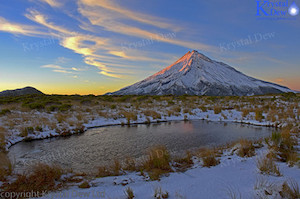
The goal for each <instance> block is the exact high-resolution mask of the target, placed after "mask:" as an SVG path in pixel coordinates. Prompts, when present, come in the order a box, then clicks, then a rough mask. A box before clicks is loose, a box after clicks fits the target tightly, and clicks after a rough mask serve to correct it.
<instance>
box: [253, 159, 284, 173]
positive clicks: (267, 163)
mask: <svg viewBox="0 0 300 199" xmlns="http://www.w3.org/2000/svg"><path fill="white" fill-rule="evenodd" d="M257 168H258V169H259V170H260V172H261V173H262V174H267V175H275V176H281V173H280V171H279V168H278V166H277V165H276V164H275V162H274V160H273V158H271V157H268V156H265V157H261V158H258V159H257Z"/></svg>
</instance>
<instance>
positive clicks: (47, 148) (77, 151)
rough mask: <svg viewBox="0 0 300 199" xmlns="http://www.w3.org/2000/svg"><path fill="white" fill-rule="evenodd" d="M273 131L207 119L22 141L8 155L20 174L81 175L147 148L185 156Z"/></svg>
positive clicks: (90, 130)
mask: <svg viewBox="0 0 300 199" xmlns="http://www.w3.org/2000/svg"><path fill="white" fill-rule="evenodd" d="M272 131H273V128H268V127H259V126H252V125H245V124H238V123H224V122H207V121H204V120H193V121H188V122H184V121H174V122H166V123H158V124H151V125H144V124H140V125H131V126H130V127H128V126H123V127H122V126H110V127H101V128H93V129H89V130H88V131H86V132H85V133H83V134H81V135H73V136H70V137H65V138H63V137H59V138H51V139H45V140H36V141H32V142H21V143H18V144H16V145H14V146H12V147H11V148H10V149H9V154H8V155H9V157H10V159H11V160H12V161H13V162H14V164H15V167H16V168H15V169H16V170H17V171H23V170H24V169H25V168H28V166H29V165H31V164H36V163H37V162H44V163H48V164H57V165H60V166H61V167H63V168H66V169H70V168H72V169H73V170H74V171H78V172H80V171H82V172H92V171H95V170H96V169H97V167H98V166H100V165H105V164H109V163H111V162H112V161H113V160H115V159H119V160H121V161H122V160H124V159H125V158H126V157H127V156H130V157H133V158H141V157H143V156H145V155H146V152H147V149H149V148H151V147H153V146H156V145H165V146H166V147H167V148H168V149H169V150H170V151H171V152H172V153H182V152H184V151H186V150H193V149H195V148H199V147H205V146H217V145H222V144H226V143H229V142H232V141H236V140H239V139H241V138H245V139H254V140H255V139H259V138H263V137H266V136H268V135H270V134H271V133H272Z"/></svg>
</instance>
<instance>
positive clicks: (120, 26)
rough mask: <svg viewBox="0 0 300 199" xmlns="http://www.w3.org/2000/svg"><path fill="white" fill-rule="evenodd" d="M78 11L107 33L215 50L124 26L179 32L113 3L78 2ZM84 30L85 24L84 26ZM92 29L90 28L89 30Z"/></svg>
mask: <svg viewBox="0 0 300 199" xmlns="http://www.w3.org/2000/svg"><path fill="white" fill-rule="evenodd" d="M78 5H79V8H78V11H79V12H80V13H81V14H82V15H83V16H84V17H86V18H87V19H88V20H89V21H90V23H91V24H92V25H93V26H100V27H102V28H104V29H105V30H107V31H111V32H116V33H119V34H123V35H129V36H135V37H139V38H144V39H149V38H153V39H154V38H155V39H156V40H157V41H160V42H164V43H169V44H174V45H178V46H183V47H187V48H191V49H202V50H204V51H209V52H215V51H217V48H216V47H214V46H210V45H207V44H204V43H199V42H191V41H183V40H180V39H177V38H168V37H160V36H159V35H158V34H157V33H155V32H152V31H148V30H145V29H141V28H139V27H138V26H130V25H127V24H125V23H124V22H123V21H124V19H131V20H133V21H135V22H140V23H145V24H150V25H152V26H155V27H159V28H162V29H167V30H168V31H169V30H172V31H175V32H177V31H180V30H181V28H180V26H179V25H173V24H172V23H166V22H161V21H164V19H160V18H156V17H152V16H150V15H145V14H141V13H138V12H132V11H129V10H127V9H124V8H121V7H120V6H119V5H117V4H115V3H113V1H106V0H104V1H101V2H100V1H96V0H79V3H78ZM85 29H86V24H85ZM90 29H92V28H90Z"/></svg>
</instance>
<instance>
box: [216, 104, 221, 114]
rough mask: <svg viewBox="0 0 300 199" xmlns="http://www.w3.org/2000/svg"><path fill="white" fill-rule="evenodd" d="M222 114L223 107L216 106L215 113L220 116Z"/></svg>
mask: <svg viewBox="0 0 300 199" xmlns="http://www.w3.org/2000/svg"><path fill="white" fill-rule="evenodd" d="M221 112H222V107H220V106H215V107H214V113H215V114H219V113H221Z"/></svg>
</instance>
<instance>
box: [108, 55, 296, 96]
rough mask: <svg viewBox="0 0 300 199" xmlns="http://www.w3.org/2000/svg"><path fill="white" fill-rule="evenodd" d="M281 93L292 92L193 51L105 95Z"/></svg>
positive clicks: (241, 94)
mask: <svg viewBox="0 0 300 199" xmlns="http://www.w3.org/2000/svg"><path fill="white" fill-rule="evenodd" d="M282 92H293V91H292V90H290V89H289V88H287V87H284V86H280V85H277V84H274V83H270V82H266V81H262V80H259V79H255V78H253V77H249V76H247V75H245V74H243V73H241V72H239V71H237V70H235V69H234V68H233V67H231V66H229V65H227V64H224V63H222V62H217V61H214V60H211V59H210V58H208V57H206V56H205V55H203V54H201V53H198V52H197V51H195V50H194V51H192V52H188V53H187V54H185V55H184V56H183V57H181V58H180V59H179V60H178V61H176V62H175V63H174V64H172V65H170V66H168V67H167V68H165V69H163V70H161V71H160V72H158V73H156V74H154V75H152V76H150V77H148V78H146V79H145V80H142V81H140V82H137V83H135V84H133V85H131V86H128V87H125V88H123V89H121V90H119V91H116V92H113V93H109V94H112V95H168V94H173V95H183V94H188V95H216V96H224V95H238V96H243V95H260V94H268V93H282Z"/></svg>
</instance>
